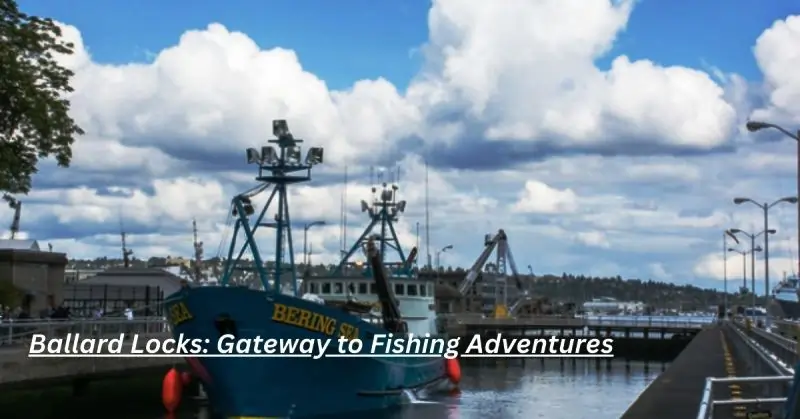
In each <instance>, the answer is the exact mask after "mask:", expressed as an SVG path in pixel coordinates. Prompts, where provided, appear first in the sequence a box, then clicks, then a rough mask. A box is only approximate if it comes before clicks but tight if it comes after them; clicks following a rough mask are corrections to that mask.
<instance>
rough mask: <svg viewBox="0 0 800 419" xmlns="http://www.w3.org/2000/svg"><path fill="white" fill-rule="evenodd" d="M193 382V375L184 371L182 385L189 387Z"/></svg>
mask: <svg viewBox="0 0 800 419" xmlns="http://www.w3.org/2000/svg"><path fill="white" fill-rule="evenodd" d="M191 382H192V373H190V372H189V371H184V372H182V373H181V383H182V384H183V385H185V386H187V385H189V383H191Z"/></svg>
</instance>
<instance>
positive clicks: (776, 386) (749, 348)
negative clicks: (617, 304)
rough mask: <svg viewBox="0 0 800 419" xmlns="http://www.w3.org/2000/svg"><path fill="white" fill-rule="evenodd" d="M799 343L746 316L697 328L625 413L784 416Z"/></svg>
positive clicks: (664, 418) (701, 418) (658, 418)
mask: <svg viewBox="0 0 800 419" xmlns="http://www.w3.org/2000/svg"><path fill="white" fill-rule="evenodd" d="M797 353H798V352H797V343H796V342H794V341H789V340H788V339H786V338H783V337H781V336H779V335H777V334H774V333H771V332H769V331H766V330H762V329H758V328H756V327H753V326H752V325H750V324H749V323H747V322H744V321H733V320H726V321H720V322H718V324H716V325H715V326H712V327H707V328H705V329H703V330H702V331H701V332H700V333H698V334H697V336H696V337H694V339H692V341H691V343H689V345H687V347H686V348H685V349H684V350H683V351H682V352H681V354H680V355H679V356H678V357H677V358H676V359H675V360H674V362H673V363H672V364H671V365H670V366H669V367H668V368H667V369H666V371H664V372H663V373H662V374H661V375H660V376H659V377H658V378H656V379H655V380H654V381H653V382H652V383H651V384H650V385H649V386H648V387H647V389H645V391H643V392H642V393H641V394H640V395H639V397H638V398H637V400H636V401H635V402H634V403H632V404H631V405H630V406H629V408H628V409H627V411H626V412H625V413H624V414H623V416H622V418H623V419H634V418H645V417H646V418H653V419H673V418H674V419H678V418H687V417H691V418H695V417H696V418H697V419H711V418H751V417H752V418H755V417H758V418H762V417H763V418H767V417H783V416H782V413H783V408H784V404H785V401H786V395H787V394H788V391H789V386H790V384H791V380H792V378H793V377H792V376H793V374H794V370H793V368H791V367H790V365H792V366H793V365H794V363H793V361H796V360H797V359H798V355H797Z"/></svg>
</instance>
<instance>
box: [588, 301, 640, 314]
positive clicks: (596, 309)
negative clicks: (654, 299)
mask: <svg viewBox="0 0 800 419" xmlns="http://www.w3.org/2000/svg"><path fill="white" fill-rule="evenodd" d="M644 308H645V307H644V303H642V302H640V301H619V300H616V299H614V298H611V297H600V298H595V299H592V301H587V302H585V303H583V310H584V311H585V312H587V313H598V314H599V313H602V314H620V313H641V312H643V311H644Z"/></svg>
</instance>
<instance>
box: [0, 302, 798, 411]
mask: <svg viewBox="0 0 800 419" xmlns="http://www.w3.org/2000/svg"><path fill="white" fill-rule="evenodd" d="M443 327H445V328H446V330H447V333H448V334H450V335H451V336H466V335H468V334H475V333H480V334H491V333H504V334H510V335H517V336H520V335H524V336H539V335H562V336H587V337H606V336H611V337H614V339H615V352H616V353H615V355H616V356H617V357H618V358H625V359H642V360H652V361H658V360H660V359H659V357H658V356H657V355H656V354H654V352H653V351H657V350H659V348H660V350H663V349H664V348H665V347H667V346H668V345H675V348H676V349H675V352H676V353H675V354H674V355H675V356H673V357H672V358H668V359H665V360H667V361H672V362H671V364H670V365H669V366H668V367H667V368H666V370H665V371H664V372H663V373H662V374H660V375H659V377H658V378H656V379H655V380H654V381H653V382H652V383H651V384H650V385H649V386H648V387H647V388H646V389H645V390H644V391H643V392H642V393H641V394H640V395H639V397H638V399H637V400H636V401H635V402H633V403H632V404H631V405H630V406H629V407H628V409H627V411H626V412H625V414H624V415H623V416H622V418H623V419H634V418H643V417H647V418H653V419H673V418H674V419H678V418H687V417H696V418H697V419H710V418H731V417H733V418H748V417H759V418H761V417H780V416H779V415H780V414H781V413H782V410H783V408H784V403H785V400H786V396H787V394H788V390H789V385H790V382H791V379H792V375H793V374H794V369H793V367H794V365H795V364H797V363H798V362H799V361H800V352H798V342H797V341H796V340H794V339H792V338H786V337H783V336H781V335H780V334H779V333H777V332H771V331H767V330H764V329H761V328H758V327H755V326H753V325H752V324H750V323H749V322H747V321H746V320H744V319H739V320H724V321H716V322H709V321H707V320H706V321H703V320H702V319H693V318H690V317H675V318H674V319H664V318H650V317H645V316H642V317H628V318H625V317H596V318H557V317H541V318H526V319H486V318H466V317H448V318H445V319H444V321H443ZM774 330H777V329H774ZM0 332H1V333H2V334H0V388H10V389H13V388H30V387H37V386H47V385H57V384H60V385H63V384H68V385H72V387H73V391H75V392H76V393H81V392H83V391H84V390H85V388H86V387H87V385H88V383H90V382H92V381H98V380H103V379H106V378H119V377H133V376H136V375H137V374H144V373H147V372H150V371H154V372H157V371H165V370H166V369H168V368H169V367H171V366H174V365H176V364H180V363H182V362H183V360H182V359H181V358H179V357H178V358H170V357H152V358H147V357H142V358H122V359H120V358H102V357H96V358H29V357H28V347H29V344H30V336H31V335H32V334H34V333H43V334H46V335H47V336H48V337H54V336H65V335H66V333H81V334H82V335H87V336H88V335H91V336H102V337H106V336H107V337H119V335H120V334H121V333H125V334H129V333H138V334H139V335H140V336H141V337H145V338H166V337H168V332H167V326H166V324H165V322H164V320H163V319H160V318H142V319H136V320H130V321H129V320H125V319H102V320H94V319H93V320H82V321H60V322H58V321H49V322H24V323H11V324H9V323H0ZM126 342H128V341H126ZM626 342H627V343H626ZM648 342H649V343H648ZM126 344H127V345H130V343H129V342H128V343H126ZM625 345H628V346H627V347H626V346H625ZM767 414H771V415H772V416H765V415H767ZM748 415H749V416H748ZM759 415H761V416H759Z"/></svg>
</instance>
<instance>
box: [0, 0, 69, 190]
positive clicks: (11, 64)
mask: <svg viewBox="0 0 800 419" xmlns="http://www.w3.org/2000/svg"><path fill="white" fill-rule="evenodd" d="M73 48H74V45H73V44H72V43H69V42H65V41H63V40H62V39H61V28H60V27H59V26H58V25H56V23H55V22H53V20H52V19H48V18H40V17H36V16H29V15H27V14H25V13H22V12H20V10H19V7H18V6H17V3H16V1H15V0H0V191H2V193H3V198H4V199H5V200H6V201H8V202H9V203H13V202H15V200H14V198H13V197H12V196H11V195H13V194H26V193H28V192H29V191H30V188H31V176H32V175H33V174H35V173H36V172H37V165H38V163H39V159H44V158H47V157H50V156H53V157H55V160H56V162H57V163H58V165H59V166H61V167H68V166H69V163H70V160H72V144H73V142H74V141H75V137H76V136H78V135H81V134H83V130H82V129H81V128H80V127H79V126H78V125H77V124H76V123H75V121H74V120H73V119H72V118H71V117H70V116H69V107H70V103H69V101H68V100H67V99H66V98H65V95H66V94H67V93H69V92H72V87H70V84H69V82H70V79H71V78H72V76H73V72H72V71H70V70H69V69H67V68H64V67H62V66H61V65H60V64H59V63H58V62H57V61H56V55H57V54H62V55H71V54H72V53H73Z"/></svg>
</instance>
